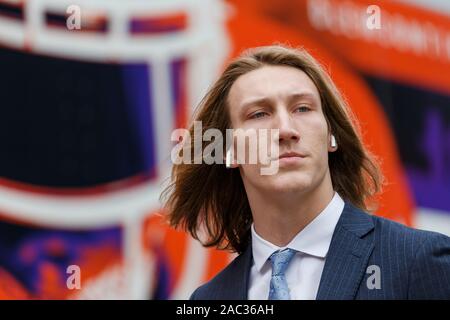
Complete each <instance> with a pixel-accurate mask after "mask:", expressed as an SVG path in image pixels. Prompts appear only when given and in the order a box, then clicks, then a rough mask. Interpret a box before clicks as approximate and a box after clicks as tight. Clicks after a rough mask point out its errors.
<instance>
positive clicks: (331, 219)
mask: <svg viewBox="0 0 450 320" xmlns="http://www.w3.org/2000/svg"><path fill="white" fill-rule="evenodd" d="M344 206H345V203H344V200H342V198H341V197H340V195H339V194H338V193H337V192H335V193H334V196H333V198H332V199H331V201H330V202H329V203H328V205H327V206H326V208H325V209H323V211H322V212H321V213H319V214H318V215H317V216H316V217H315V218H314V219H313V220H312V221H311V222H310V223H309V224H308V225H307V226H306V227H305V228H303V230H301V231H300V232H299V233H298V234H297V235H296V236H295V237H294V238H293V239H292V241H291V242H290V243H289V244H288V245H287V246H285V247H278V246H276V245H274V244H273V243H271V242H269V241H267V240H265V239H263V238H262V237H261V236H259V235H258V234H257V233H256V231H255V227H254V224H253V223H252V226H251V234H252V251H253V260H254V262H255V265H256V267H257V269H258V270H259V271H261V268H262V267H263V265H264V264H265V262H266V261H267V259H268V258H269V257H270V256H271V254H272V253H274V252H275V251H277V250H280V249H285V248H290V249H294V250H296V251H299V252H302V253H305V254H308V255H311V256H315V257H319V258H325V257H326V255H327V252H328V248H329V247H330V243H331V238H332V237H333V233H334V229H335V227H336V224H337V222H338V220H339V217H340V216H341V213H342V211H343V210H344Z"/></svg>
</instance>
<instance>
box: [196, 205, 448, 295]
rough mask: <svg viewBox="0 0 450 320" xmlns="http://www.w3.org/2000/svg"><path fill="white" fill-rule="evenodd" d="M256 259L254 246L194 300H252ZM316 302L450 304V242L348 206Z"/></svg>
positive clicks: (430, 233) (205, 286) (335, 233)
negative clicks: (250, 287)
mask: <svg viewBox="0 0 450 320" xmlns="http://www.w3.org/2000/svg"><path fill="white" fill-rule="evenodd" d="M252 260H253V258H252V249H251V245H249V246H248V247H247V249H246V250H245V252H243V253H242V254H240V255H239V256H238V257H236V258H235V259H234V260H233V261H232V262H231V263H230V264H229V265H228V266H227V267H226V268H225V269H224V270H222V271H221V272H220V273H219V274H218V275H216V276H215V277H214V278H213V279H212V280H211V281H209V282H208V283H206V284H204V285H203V286H201V287H199V288H198V289H197V290H195V291H194V293H193V294H192V295H191V299H195V300H197V299H198V300H222V299H223V300H246V299H247V292H248V282H249V276H250V268H251V266H252V263H253V261H252ZM374 266H375V267H374ZM375 273H377V277H378V279H376V278H375ZM377 280H378V282H376V281H377ZM376 283H377V284H378V285H376V286H374V284H376ZM316 299H321V300H322V299H334V300H339V299H450V238H449V237H447V236H445V235H442V234H439V233H435V232H428V231H421V230H416V229H411V228H408V227H405V226H403V225H401V224H399V223H396V222H393V221H391V220H387V219H383V218H381V217H377V216H372V215H369V214H367V213H366V212H364V211H362V210H360V209H358V208H356V207H355V206H353V205H351V204H350V203H348V202H346V203H345V207H344V210H343V212H342V214H341V217H340V218H339V221H338V223H337V225H336V229H335V231H334V233H333V238H332V240H331V244H330V248H329V251H328V254H327V257H326V260H325V266H324V270H323V273H322V278H321V280H320V284H319V289H318V293H317V297H316Z"/></svg>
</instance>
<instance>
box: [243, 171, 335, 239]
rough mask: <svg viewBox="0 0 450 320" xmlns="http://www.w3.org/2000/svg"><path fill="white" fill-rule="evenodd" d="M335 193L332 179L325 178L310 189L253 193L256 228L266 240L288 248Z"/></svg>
mask: <svg viewBox="0 0 450 320" xmlns="http://www.w3.org/2000/svg"><path fill="white" fill-rule="evenodd" d="M324 180H326V179H324ZM333 196H334V190H333V188H332V185H331V181H323V182H322V184H321V185H320V186H319V187H317V188H316V189H314V190H312V191H309V192H298V193H295V192H292V193H282V194H275V195H274V194H272V195H268V194H266V193H259V192H252V194H251V195H249V203H250V207H251V210H252V214H253V221H254V224H255V231H256V233H258V235H259V236H261V237H262V238H263V239H265V240H267V241H269V242H271V243H273V244H275V245H277V246H279V247H284V246H286V245H287V244H289V242H291V240H292V239H293V238H294V237H295V236H296V235H297V234H298V233H299V232H300V231H301V230H303V229H304V228H305V227H306V226H307V225H308V224H309V223H310V222H311V221H312V220H314V218H316V217H317V216H318V215H319V214H320V213H321V212H322V211H323V210H324V209H325V208H326V206H327V205H328V204H329V203H330V201H331V200H332V198H333Z"/></svg>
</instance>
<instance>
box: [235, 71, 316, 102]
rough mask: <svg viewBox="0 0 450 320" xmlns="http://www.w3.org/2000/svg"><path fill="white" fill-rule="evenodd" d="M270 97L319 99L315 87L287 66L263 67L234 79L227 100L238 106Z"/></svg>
mask: <svg viewBox="0 0 450 320" xmlns="http://www.w3.org/2000/svg"><path fill="white" fill-rule="evenodd" d="M272 95H276V96H280V97H291V96H293V95H297V96H301V95H303V96H304V97H307V96H310V97H311V98H314V97H316V98H318V97H319V93H318V90H317V88H316V86H315V85H314V83H313V82H312V80H311V79H310V78H309V77H308V75H306V73H304V72H303V71H302V70H299V69H296V68H293V67H288V66H264V67H262V68H259V69H256V70H253V71H250V72H248V73H246V74H244V75H242V76H240V77H239V78H238V79H236V81H235V83H234V84H233V85H232V87H231V89H230V94H229V99H230V100H231V101H233V102H235V103H238V104H247V103H248V102H250V101H251V100H255V99H264V98H267V99H269V98H271V96H272Z"/></svg>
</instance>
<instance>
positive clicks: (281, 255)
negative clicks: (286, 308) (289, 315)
mask: <svg viewBox="0 0 450 320" xmlns="http://www.w3.org/2000/svg"><path fill="white" fill-rule="evenodd" d="M296 252H297V251H295V250H292V249H284V250H282V251H279V250H278V251H275V252H274V253H273V254H272V255H271V256H270V258H269V261H270V262H271V263H272V278H271V279H270V291H269V300H290V299H291V296H290V294H289V288H288V285H287V282H286V276H285V274H284V272H285V271H286V269H287V267H288V265H289V262H291V260H292V258H293V257H294V255H295V253H296Z"/></svg>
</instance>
